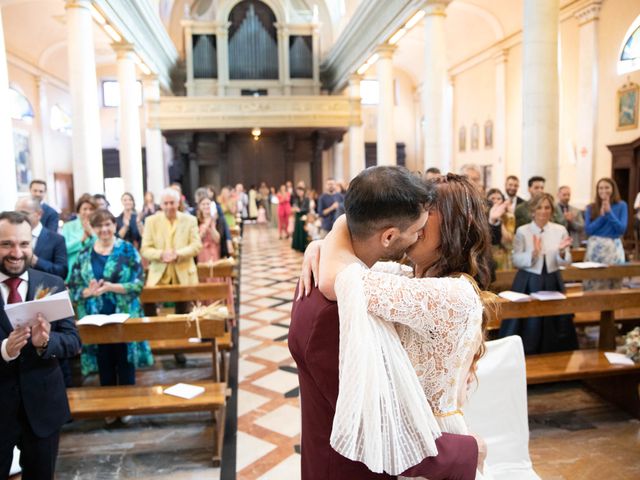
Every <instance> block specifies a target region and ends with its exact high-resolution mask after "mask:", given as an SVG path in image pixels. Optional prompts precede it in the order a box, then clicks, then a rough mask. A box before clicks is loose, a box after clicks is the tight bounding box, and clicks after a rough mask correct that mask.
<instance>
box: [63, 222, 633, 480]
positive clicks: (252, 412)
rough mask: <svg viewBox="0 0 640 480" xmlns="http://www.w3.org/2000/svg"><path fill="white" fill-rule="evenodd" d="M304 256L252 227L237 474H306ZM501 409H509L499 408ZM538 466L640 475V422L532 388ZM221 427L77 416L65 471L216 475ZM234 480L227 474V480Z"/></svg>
mask: <svg viewBox="0 0 640 480" xmlns="http://www.w3.org/2000/svg"><path fill="white" fill-rule="evenodd" d="M300 261H301V255H300V254H299V253H297V252H294V251H292V250H291V248H290V246H289V243H288V242H285V241H284V240H283V241H280V240H278V239H277V236H276V234H275V231H273V230H269V229H266V228H263V227H259V226H253V225H250V226H248V227H247V228H246V231H245V238H244V245H243V255H242V277H241V287H240V291H241V296H240V302H241V303H240V322H239V327H240V340H239V351H240V361H239V371H238V382H239V391H238V436H237V462H236V467H237V478H238V479H239V480H253V479H263V480H264V479H269V480H296V479H299V478H300V473H299V471H300V455H299V454H298V453H296V452H297V449H298V445H299V443H300V440H299V436H300V435H299V432H300V406H299V391H298V388H297V386H298V384H297V376H296V374H295V372H296V370H295V364H294V363H293V360H292V359H291V357H290V356H289V353H288V350H287V343H286V342H287V340H286V335H287V331H288V325H289V312H290V310H291V300H292V298H293V290H294V288H295V283H296V281H297V275H298V270H299V268H300ZM210 375H211V369H210V359H209V356H208V355H207V354H202V355H193V356H189V357H188V362H187V365H186V367H185V368H179V367H176V365H175V362H174V361H173V357H170V356H166V357H158V358H157V361H156V365H155V366H154V367H153V368H152V369H150V370H146V371H140V372H139V375H138V380H139V382H140V383H147V382H149V383H159V382H163V383H170V382H177V381H187V382H188V381H189V380H192V381H193V380H196V379H199V378H207V377H209V376H210ZM496 415H499V412H496ZM529 424H530V429H531V442H530V450H531V457H532V460H533V462H534V468H535V469H536V471H537V472H538V474H539V475H540V476H541V477H542V478H543V479H545V480H546V479H549V480H556V479H558V480H560V479H567V480H573V479H575V480H578V479H580V480H590V479H593V480H600V479H602V478H606V479H607V480H622V479H632V478H634V479H635V478H640V421H638V420H636V419H632V418H631V417H629V416H628V415H626V414H625V413H623V412H621V411H620V410H617V409H616V408H614V407H612V406H611V405H609V404H607V403H605V402H603V401H602V400H600V399H599V398H598V397H597V396H595V395H593V394H591V393H590V392H589V391H588V390H586V389H585V388H584V387H582V385H581V384H579V383H570V384H562V385H557V384H556V385H542V386H536V387H535V388H532V389H531V390H530V392H529ZM211 439H212V425H211V421H210V419H209V418H208V417H207V415H205V414H185V415H162V416H147V417H135V418H134V419H133V422H132V423H131V424H129V425H126V426H122V425H120V426H117V427H115V428H109V429H107V428H105V427H104V424H103V422H102V421H100V420H91V421H80V422H74V423H73V424H70V425H68V426H66V427H65V431H64V434H63V437H62V440H61V447H60V458H59V468H58V476H57V478H58V479H59V480H66V479H75V478H78V479H82V480H84V479H118V478H161V479H165V478H167V479H168V478H171V480H181V479H216V478H219V475H220V469H214V468H211V467H210V462H209V460H210V449H211ZM225 480H226V479H225Z"/></svg>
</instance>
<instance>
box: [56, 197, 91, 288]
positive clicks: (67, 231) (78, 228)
mask: <svg viewBox="0 0 640 480" xmlns="http://www.w3.org/2000/svg"><path fill="white" fill-rule="evenodd" d="M95 209H96V202H95V200H94V199H93V196H91V195H89V194H88V193H85V194H84V195H82V196H81V197H80V198H79V199H78V201H77V202H76V213H77V214H78V216H77V217H76V218H75V219H74V220H71V221H70V222H67V223H65V224H64V226H63V227H62V236H63V237H64V242H65V244H66V246H67V259H68V261H69V273H67V281H69V275H70V272H71V267H72V266H73V263H74V262H75V261H76V257H77V256H78V253H80V250H82V248H83V247H85V246H86V245H88V244H89V243H90V242H91V237H92V236H93V228H91V223H90V222H89V217H91V214H92V213H93V212H94V211H95Z"/></svg>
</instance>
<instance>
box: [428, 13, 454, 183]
mask: <svg viewBox="0 0 640 480" xmlns="http://www.w3.org/2000/svg"><path fill="white" fill-rule="evenodd" d="M448 4H449V2H448V1H435V2H434V1H429V2H427V5H426V6H425V9H424V11H425V17H424V35H425V37H424V68H425V69H424V75H423V82H422V111H423V113H424V122H422V136H423V139H424V140H423V141H424V165H423V170H427V168H429V167H437V168H439V169H440V171H442V172H448V171H449V170H450V169H451V159H450V154H449V155H448V152H451V148H448V144H449V143H450V142H452V141H453V139H452V138H450V136H451V128H447V118H451V115H447V82H448V79H447V58H446V53H447V50H446V40H445V32H444V21H445V17H446V13H445V10H446V8H447V5H448Z"/></svg>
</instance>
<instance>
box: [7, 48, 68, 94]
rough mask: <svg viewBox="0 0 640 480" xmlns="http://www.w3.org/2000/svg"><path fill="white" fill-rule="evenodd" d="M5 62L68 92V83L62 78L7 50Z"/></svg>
mask: <svg viewBox="0 0 640 480" xmlns="http://www.w3.org/2000/svg"><path fill="white" fill-rule="evenodd" d="M7 63H8V64H10V65H13V66H14V67H16V68H19V69H20V70H22V71H24V72H27V73H29V74H31V75H33V76H34V77H39V78H44V79H45V80H47V82H49V84H50V85H53V86H54V87H56V88H59V89H60V90H62V91H63V92H67V93H69V84H67V83H66V82H65V81H64V80H62V79H60V78H58V77H56V76H54V75H52V74H51V73H49V72H46V71H44V70H43V69H42V68H40V67H39V66H37V65H34V64H32V63H30V62H28V61H27V60H25V59H23V58H21V57H19V56H18V55H16V54H14V53H11V52H9V51H7Z"/></svg>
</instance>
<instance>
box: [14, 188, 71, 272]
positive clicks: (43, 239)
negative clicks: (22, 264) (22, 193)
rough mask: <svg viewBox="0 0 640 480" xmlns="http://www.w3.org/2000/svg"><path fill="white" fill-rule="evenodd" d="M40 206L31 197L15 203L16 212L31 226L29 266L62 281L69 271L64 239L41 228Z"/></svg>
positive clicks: (41, 212)
mask: <svg viewBox="0 0 640 480" xmlns="http://www.w3.org/2000/svg"><path fill="white" fill-rule="evenodd" d="M41 205H42V204H41V203H40V200H38V199H37V198H33V197H22V198H20V199H19V200H18V201H17V202H16V211H18V212H23V213H24V214H26V215H27V216H28V217H29V223H30V224H31V238H32V240H31V246H32V248H33V254H32V255H31V264H30V265H29V266H30V267H31V268H35V269H36V270H40V271H41V272H45V273H49V274H51V275H55V276H57V277H60V278H61V279H62V280H64V279H65V278H67V271H68V270H69V265H68V263H67V247H66V246H65V244H64V237H63V236H62V235H60V234H59V233H56V232H54V231H51V230H48V229H46V228H44V227H43V225H42V215H43V210H42V206H41Z"/></svg>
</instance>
